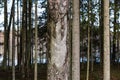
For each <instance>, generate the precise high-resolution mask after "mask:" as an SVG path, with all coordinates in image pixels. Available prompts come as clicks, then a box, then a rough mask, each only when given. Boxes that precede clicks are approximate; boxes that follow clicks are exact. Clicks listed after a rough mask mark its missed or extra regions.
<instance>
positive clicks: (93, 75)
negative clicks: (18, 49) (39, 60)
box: [0, 64, 120, 80]
mask: <svg viewBox="0 0 120 80" xmlns="http://www.w3.org/2000/svg"><path fill="white" fill-rule="evenodd" d="M81 68H82V69H81V75H80V77H81V79H80V80H86V64H84V66H82V67H81ZM46 69H47V66H46V65H42V66H40V65H38V80H47V79H46V75H47V73H46ZM102 76H103V73H102V68H101V67H100V64H95V65H94V68H93V72H92V71H90V76H89V80H103V77H102ZM33 78H34V69H32V70H31V71H30V73H29V78H26V79H23V78H21V74H20V72H19V71H17V70H16V80H34V79H33ZM0 80H12V71H11V70H7V71H6V70H2V69H0ZM110 80H120V66H119V65H117V64H116V65H114V66H112V65H111V79H110Z"/></svg>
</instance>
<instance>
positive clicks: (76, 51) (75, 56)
mask: <svg viewBox="0 0 120 80" xmlns="http://www.w3.org/2000/svg"><path fill="white" fill-rule="evenodd" d="M79 3H80V2H79V0H73V25H72V80H80V26H79V25H80V17H79V16H80V5H79Z"/></svg>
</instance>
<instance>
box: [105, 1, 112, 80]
mask: <svg viewBox="0 0 120 80" xmlns="http://www.w3.org/2000/svg"><path fill="white" fill-rule="evenodd" d="M109 37H110V36H109V0H104V69H103V70H104V71H103V72H104V76H103V80H110V45H109V44H110V39H109Z"/></svg>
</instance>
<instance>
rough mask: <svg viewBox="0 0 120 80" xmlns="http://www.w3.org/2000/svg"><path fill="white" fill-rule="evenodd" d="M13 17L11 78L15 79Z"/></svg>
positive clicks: (13, 29) (13, 30)
mask: <svg viewBox="0 0 120 80" xmlns="http://www.w3.org/2000/svg"><path fill="white" fill-rule="evenodd" d="M13 10H14V11H13V15H15V13H14V12H15V8H13ZM14 22H15V17H14V16H13V28H12V80H15V24H14Z"/></svg>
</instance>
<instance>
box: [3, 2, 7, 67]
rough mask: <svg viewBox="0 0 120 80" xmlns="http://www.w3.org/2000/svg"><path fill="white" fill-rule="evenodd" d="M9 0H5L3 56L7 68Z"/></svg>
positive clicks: (4, 65)
mask: <svg viewBox="0 0 120 80" xmlns="http://www.w3.org/2000/svg"><path fill="white" fill-rule="evenodd" d="M7 17H8V15H7V0H4V58H3V63H2V64H3V68H4V69H6V64H7V51H8V49H7V38H6V37H7V36H6V34H7V27H8V20H7Z"/></svg>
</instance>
